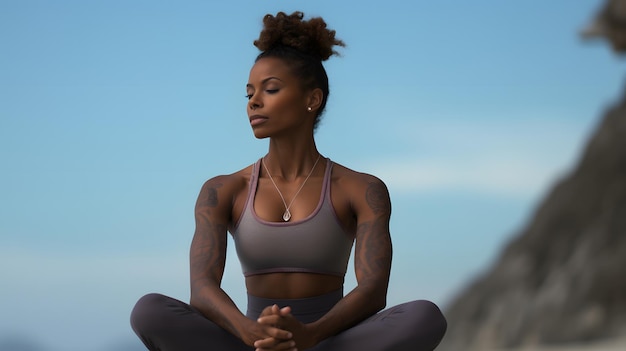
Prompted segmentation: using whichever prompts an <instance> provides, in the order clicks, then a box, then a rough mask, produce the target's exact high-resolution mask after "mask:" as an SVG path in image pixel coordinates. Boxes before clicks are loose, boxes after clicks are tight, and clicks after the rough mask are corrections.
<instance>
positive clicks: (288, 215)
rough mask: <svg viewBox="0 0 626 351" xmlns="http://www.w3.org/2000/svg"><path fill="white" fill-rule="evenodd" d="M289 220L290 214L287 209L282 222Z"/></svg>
mask: <svg viewBox="0 0 626 351" xmlns="http://www.w3.org/2000/svg"><path fill="white" fill-rule="evenodd" d="M290 219H291V212H289V210H288V209H287V210H286V211H285V213H283V220H284V221H285V222H289V220H290Z"/></svg>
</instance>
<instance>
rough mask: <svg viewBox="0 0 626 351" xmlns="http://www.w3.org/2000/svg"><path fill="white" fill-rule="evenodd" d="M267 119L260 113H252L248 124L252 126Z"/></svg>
mask: <svg viewBox="0 0 626 351" xmlns="http://www.w3.org/2000/svg"><path fill="white" fill-rule="evenodd" d="M267 119H268V118H267V117H265V116H262V115H252V116H250V125H251V126H253V127H254V126H257V125H259V124H262V123H264V122H265V121H267Z"/></svg>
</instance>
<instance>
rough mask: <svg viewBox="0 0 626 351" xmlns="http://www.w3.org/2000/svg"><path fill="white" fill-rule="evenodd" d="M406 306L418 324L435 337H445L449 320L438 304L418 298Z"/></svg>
mask: <svg viewBox="0 0 626 351" xmlns="http://www.w3.org/2000/svg"><path fill="white" fill-rule="evenodd" d="M406 308H407V309H408V310H410V312H411V313H410V314H411V316H412V317H413V321H414V323H415V325H416V326H419V327H420V329H421V330H427V331H428V333H429V334H430V335H431V336H432V337H433V338H435V339H441V338H443V335H444V334H445V332H446V329H447V328H448V322H447V321H446V318H445V317H444V315H443V313H442V312H441V309H439V307H438V306H437V305H436V304H434V303H433V302H431V301H428V300H417V301H413V302H409V303H408V304H407V306H406ZM422 328H424V329H422Z"/></svg>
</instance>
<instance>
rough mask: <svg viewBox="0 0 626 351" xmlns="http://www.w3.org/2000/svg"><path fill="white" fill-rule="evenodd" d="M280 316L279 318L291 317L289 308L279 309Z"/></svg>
mask: <svg viewBox="0 0 626 351" xmlns="http://www.w3.org/2000/svg"><path fill="white" fill-rule="evenodd" d="M280 315H281V316H288V315H291V307H290V306H285V307H283V308H281V309H280Z"/></svg>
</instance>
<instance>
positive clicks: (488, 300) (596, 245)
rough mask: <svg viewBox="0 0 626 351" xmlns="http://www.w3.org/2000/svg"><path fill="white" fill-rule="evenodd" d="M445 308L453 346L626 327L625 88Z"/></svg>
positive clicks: (497, 344) (583, 337)
mask: <svg viewBox="0 0 626 351" xmlns="http://www.w3.org/2000/svg"><path fill="white" fill-rule="evenodd" d="M445 313H446V316H447V318H448V322H449V329H448V334H447V335H446V337H445V338H444V341H443V342H442V344H441V346H440V348H438V350H445V351H453V350H454V351H466V350H467V351H469V350H481V351H482V350H488V349H495V348H508V347H516V346H525V345H526V346H527V345H535V344H554V343H568V342H581V341H590V340H593V339H598V338H603V337H609V336H613V335H617V334H621V335H623V334H625V333H626V96H624V99H623V100H622V102H621V103H619V104H618V105H617V106H615V107H613V108H612V109H610V110H609V111H607V113H606V115H605V116H604V118H603V119H602V120H601V121H600V123H599V125H598V127H597V130H596V131H595V133H594V134H593V135H592V137H591V139H590V140H589V142H588V144H587V146H586V148H585V150H584V153H583V155H582V157H581V159H580V161H579V163H578V165H577V166H576V167H575V169H574V170H573V171H572V172H571V173H570V174H569V175H568V176H567V177H566V178H564V179H563V180H561V181H560V182H559V183H558V184H557V185H556V186H555V187H554V188H553V189H552V191H551V192H550V193H549V194H548V195H547V196H546V197H545V199H544V201H543V202H542V203H541V204H540V206H539V207H538V208H537V210H536V212H535V214H534V216H533V218H531V220H530V221H529V223H528V225H527V227H526V228H524V229H523V230H522V232H521V233H519V235H517V236H516V237H515V239H514V240H513V241H511V242H510V243H509V244H508V245H507V246H506V248H505V249H504V250H503V252H502V254H501V256H500V258H499V259H498V260H497V261H496V262H495V264H494V265H493V267H492V268H491V270H490V271H488V272H487V273H486V274H484V275H483V276H482V277H480V278H479V279H477V280H476V281H475V282H474V283H473V284H471V285H470V286H469V287H468V288H467V289H466V290H465V291H463V292H462V293H461V294H460V295H459V296H458V298H457V299H455V300H454V301H453V303H452V304H451V305H450V307H449V308H448V309H447V311H446V312H445Z"/></svg>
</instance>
